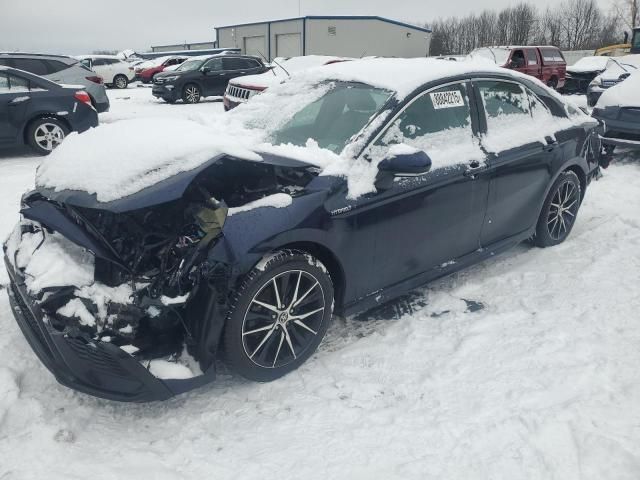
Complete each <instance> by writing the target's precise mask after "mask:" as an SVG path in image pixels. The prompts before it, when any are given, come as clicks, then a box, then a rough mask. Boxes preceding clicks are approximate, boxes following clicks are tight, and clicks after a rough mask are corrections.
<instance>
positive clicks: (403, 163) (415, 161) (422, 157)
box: [378, 144, 431, 177]
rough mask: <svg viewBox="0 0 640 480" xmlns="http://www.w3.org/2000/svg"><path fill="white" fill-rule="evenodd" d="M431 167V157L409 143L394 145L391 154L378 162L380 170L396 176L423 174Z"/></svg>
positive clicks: (390, 150)
mask: <svg viewBox="0 0 640 480" xmlns="http://www.w3.org/2000/svg"><path fill="white" fill-rule="evenodd" d="M430 169H431V158H430V157H429V155H427V154H426V153H425V152H423V151H422V150H417V149H415V148H413V147H410V146H409V145H405V144H400V145H393V146H392V147H391V148H390V149H389V155H388V157H387V158H385V159H384V160H382V161H381V162H380V163H379V164H378V170H379V171H381V172H385V173H390V174H392V175H393V176H395V177H412V176H415V175H422V174H423V173H427V172H428V171H429V170H430Z"/></svg>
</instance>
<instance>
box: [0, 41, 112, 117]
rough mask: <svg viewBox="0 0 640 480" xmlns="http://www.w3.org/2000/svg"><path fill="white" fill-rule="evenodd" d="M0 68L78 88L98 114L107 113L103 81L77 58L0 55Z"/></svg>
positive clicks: (31, 54) (106, 98)
mask: <svg viewBox="0 0 640 480" xmlns="http://www.w3.org/2000/svg"><path fill="white" fill-rule="evenodd" d="M0 66H5V67H12V68H15V69H18V70H23V71H25V72H29V73H32V74H34V75H38V76H40V77H43V78H46V79H47V80H50V81H52V82H55V83H58V84H65V85H82V86H83V87H84V89H85V90H86V91H87V93H88V94H89V97H90V98H91V104H92V105H93V107H94V108H95V109H96V110H97V111H98V112H99V113H100V112H106V111H108V110H109V97H107V92H106V90H105V87H104V80H103V78H102V77H101V76H99V75H97V74H96V73H95V72H94V71H92V70H90V69H89V68H87V67H86V66H85V65H83V64H82V63H80V61H79V60H78V59H77V58H72V57H65V56H62V55H42V54H36V53H9V52H0Z"/></svg>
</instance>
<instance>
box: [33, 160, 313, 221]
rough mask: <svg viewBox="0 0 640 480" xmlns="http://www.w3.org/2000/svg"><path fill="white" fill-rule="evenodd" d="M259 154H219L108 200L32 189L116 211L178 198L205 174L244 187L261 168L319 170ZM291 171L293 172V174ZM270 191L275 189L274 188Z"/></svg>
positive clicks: (74, 192) (301, 172) (262, 171)
mask: <svg viewBox="0 0 640 480" xmlns="http://www.w3.org/2000/svg"><path fill="white" fill-rule="evenodd" d="M260 156H261V157H262V160H261V161H254V160H246V159H243V158H239V157H234V156H231V155H228V154H219V155H217V156H215V157H212V158H211V159H210V160H208V161H207V162H204V163H203V164H201V165H200V166H198V167H197V168H194V169H192V170H188V171H185V172H180V173H178V174H176V175H174V176H172V177H170V178H167V179H165V180H162V181H160V182H158V183H156V184H153V185H151V186H149V187H147V188H144V189H142V190H140V191H138V192H136V193H134V194H132V195H128V196H126V197H123V198H119V199H117V200H113V201H108V202H101V201H99V200H98V199H97V197H96V194H95V193H88V192H84V191H79V190H68V189H65V190H56V189H55V188H51V187H46V186H39V187H37V188H36V190H35V191H36V192H37V193H38V194H40V195H42V196H43V197H45V198H47V199H49V200H52V201H54V202H56V203H61V204H66V205H70V206H73V207H83V208H93V209H100V210H106V211H110V212H113V213H120V212H127V211H132V210H139V209H142V208H148V207H152V206H155V205H160V204H164V203H169V202H173V201H176V200H179V199H181V198H182V197H183V196H184V194H185V191H186V190H187V189H188V188H189V187H190V186H191V185H192V184H193V183H194V182H196V181H197V180H202V179H203V178H206V177H208V176H211V177H216V180H217V181H219V182H226V183H227V184H229V183H233V184H234V185H235V188H238V189H242V188H245V187H246V185H245V183H244V181H243V176H244V178H246V179H251V178H255V175H256V174H259V175H264V174H265V172H269V173H273V172H275V171H276V170H278V171H279V172H289V173H291V174H292V175H293V177H291V178H299V177H300V175H304V174H306V175H308V176H309V179H310V178H312V177H314V176H316V175H317V173H318V172H319V169H318V167H317V166H315V165H312V164H310V163H307V162H304V161H302V160H298V159H295V158H289V157H283V156H279V155H273V154H269V153H260ZM295 172H297V174H296V173H295ZM224 177H228V178H224ZM284 177H285V178H286V177H287V175H286V174H285V175H284ZM300 186H301V185H300V184H296V182H291V184H287V182H286V181H285V182H283V181H282V180H281V181H280V182H279V185H278V186H277V187H276V188H289V187H300ZM211 193H212V195H213V196H218V193H217V192H211ZM272 193H277V192H275V191H274V192H272ZM222 200H224V198H222Z"/></svg>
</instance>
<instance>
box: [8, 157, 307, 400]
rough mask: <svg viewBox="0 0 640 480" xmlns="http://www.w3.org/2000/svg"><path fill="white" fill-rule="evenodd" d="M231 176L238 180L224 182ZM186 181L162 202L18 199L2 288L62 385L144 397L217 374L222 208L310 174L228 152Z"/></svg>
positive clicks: (226, 275)
mask: <svg viewBox="0 0 640 480" xmlns="http://www.w3.org/2000/svg"><path fill="white" fill-rule="evenodd" d="M296 170H298V171H297V172H296ZM234 172H235V173H236V174H237V173H240V176H238V175H233V177H234V178H235V180H230V178H231V177H230V175H229V174H231V173H234ZM283 176H284V177H285V178H286V181H283ZM192 177H193V178H190V179H189V180H190V181H189V182H188V183H185V184H184V185H185V187H184V188H183V189H182V190H177V191H176V190H174V191H173V192H172V194H171V195H167V196H165V197H163V200H166V201H164V202H160V203H153V202H148V201H146V200H144V201H140V202H135V201H134V202H131V201H130V202H129V203H128V204H127V206H126V208H125V207H123V205H122V203H119V204H115V205H104V204H102V205H101V204H100V203H99V202H96V201H91V200H89V199H88V197H87V195H78V194H73V195H69V194H68V193H55V192H51V191H48V190H46V189H38V190H36V191H34V192H31V193H29V194H27V195H26V196H25V197H24V198H23V205H22V209H21V215H22V219H21V221H20V223H19V224H18V226H17V227H16V229H15V230H14V232H13V234H12V235H11V236H10V237H9V239H8V240H7V243H6V244H5V246H4V250H5V263H6V265H7V270H8V272H9V275H10V277H11V287H10V292H9V295H10V300H11V303H12V305H13V308H14V314H15V316H16V318H17V320H18V323H19V325H20V327H21V329H22V330H23V333H24V334H25V336H26V337H27V339H28V340H29V343H30V344H31V346H32V347H33V349H34V351H35V352H36V354H37V355H38V356H39V357H40V359H41V360H42V362H43V363H45V365H46V366H47V367H48V368H49V370H51V371H52V373H54V375H55V376H56V378H57V379H58V381H60V383H62V384H64V385H67V386H70V387H72V388H75V389H77V390H81V391H84V392H86V393H90V394H92V395H96V396H101V397H105V398H109V399H115V400H124V401H149V400H160V399H165V398H168V397H170V396H172V395H175V394H177V393H181V392H183V391H186V390H190V389H192V388H194V387H195V386H199V385H201V384H204V383H207V382H209V381H211V380H212V379H213V378H214V376H215V372H214V368H213V363H214V360H215V349H216V346H217V338H218V336H219V333H220V331H221V330H222V325H223V320H224V317H225V314H226V307H227V301H228V297H229V283H230V281H231V273H230V270H231V267H230V265H228V264H226V263H224V262H214V261H212V260H211V259H210V258H208V253H209V252H210V250H211V248H212V247H213V246H215V245H216V244H217V243H218V242H220V241H221V239H222V238H223V227H224V224H225V221H226V219H227V214H228V208H229V207H236V206H240V205H244V204H246V203H248V202H251V201H254V200H256V199H259V198H261V197H264V196H266V195H270V194H273V193H274V192H278V191H283V188H288V189H290V188H291V187H292V186H293V187H294V189H295V187H302V186H303V185H304V184H306V183H307V182H308V181H309V179H310V178H311V177H310V173H309V172H308V171H306V169H304V168H303V169H295V168H294V169H290V168H281V167H274V166H270V165H264V164H262V165H261V164H256V163H254V164H253V165H251V163H249V162H242V161H240V160H235V161H234V159H232V158H227V159H223V160H220V161H217V162H215V163H213V164H212V165H211V166H210V167H209V168H208V169H205V170H203V171H202V172H199V173H198V174H197V175H193V176H192ZM240 178H242V181H240V180H239V179H240ZM168 187H171V185H168ZM213 192H215V195H214V193H213ZM141 198H148V196H146V197H145V196H144V195H142V196H141ZM145 202H146V204H145ZM140 205H142V206H140ZM130 206H133V207H134V208H129V207H130ZM135 207H140V208H135ZM211 316H215V321H214V320H213V319H212V318H211ZM203 372H204V373H203Z"/></svg>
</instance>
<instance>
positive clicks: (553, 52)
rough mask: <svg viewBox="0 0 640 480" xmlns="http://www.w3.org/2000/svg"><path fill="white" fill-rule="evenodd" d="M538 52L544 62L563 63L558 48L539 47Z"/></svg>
mask: <svg viewBox="0 0 640 480" xmlns="http://www.w3.org/2000/svg"><path fill="white" fill-rule="evenodd" d="M540 53H541V54H542V59H543V60H544V61H545V63H564V61H565V60H564V57H563V56H562V53H561V52H560V50H558V49H555V48H541V49H540Z"/></svg>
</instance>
